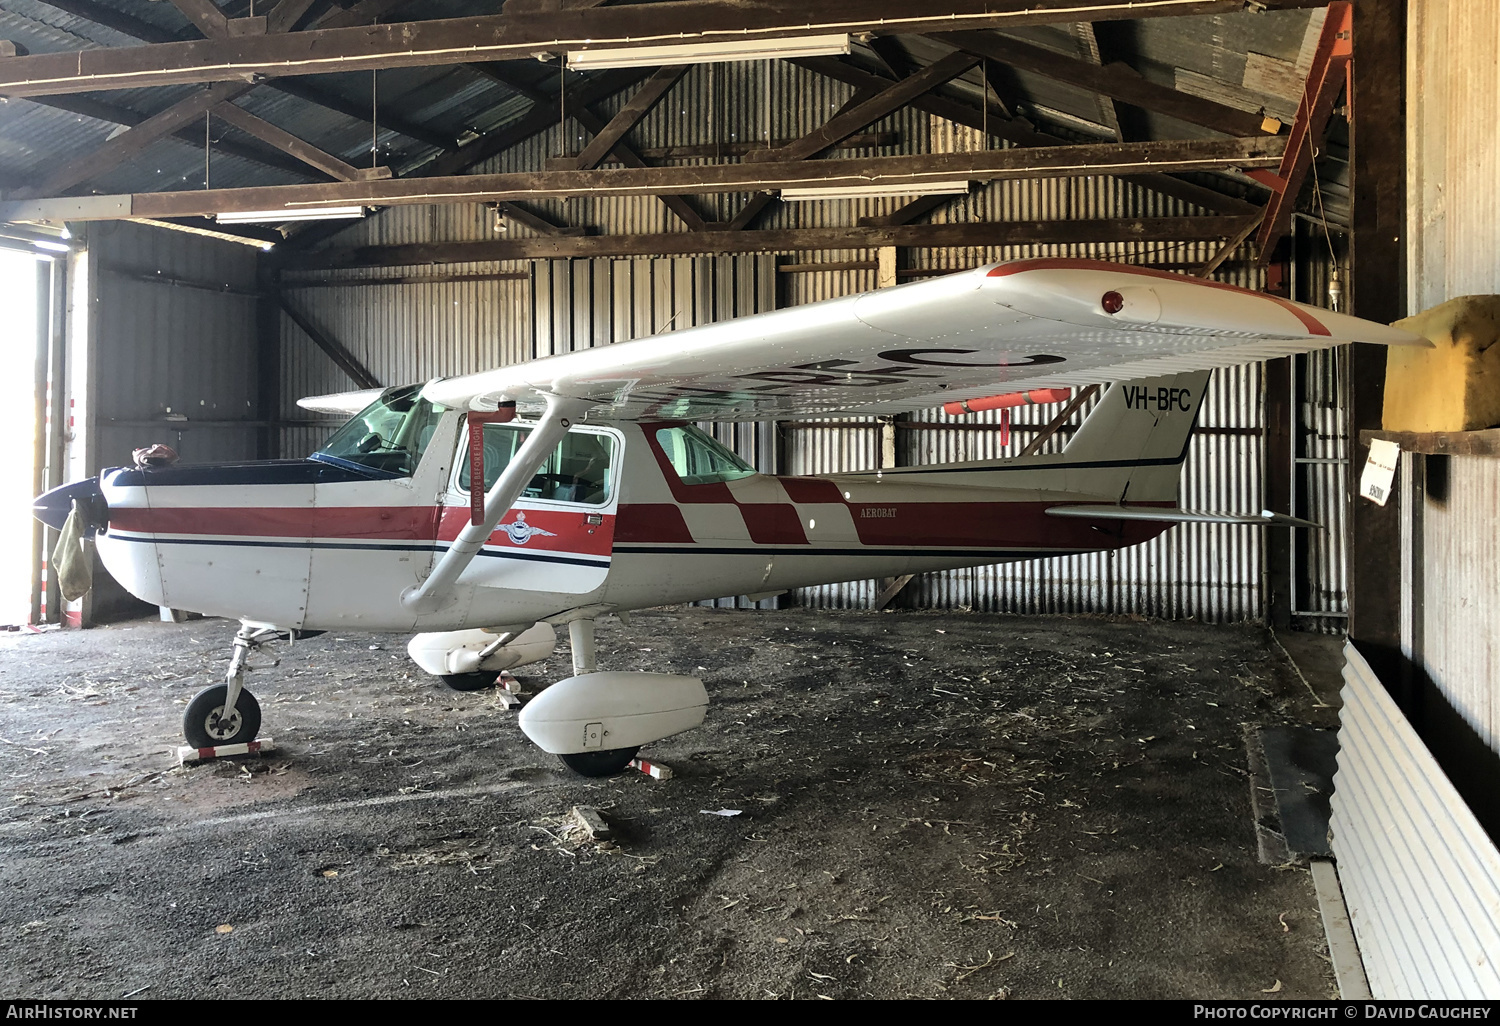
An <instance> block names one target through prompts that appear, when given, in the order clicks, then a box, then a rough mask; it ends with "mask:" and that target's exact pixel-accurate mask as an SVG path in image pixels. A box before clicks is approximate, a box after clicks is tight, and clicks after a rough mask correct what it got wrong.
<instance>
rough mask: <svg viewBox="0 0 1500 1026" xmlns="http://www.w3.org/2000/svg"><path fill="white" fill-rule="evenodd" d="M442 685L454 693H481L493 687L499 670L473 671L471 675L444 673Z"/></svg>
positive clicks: (498, 675)
mask: <svg viewBox="0 0 1500 1026" xmlns="http://www.w3.org/2000/svg"><path fill="white" fill-rule="evenodd" d="M442 676H443V683H444V684H446V685H448V686H449V687H450V688H452V689H453V690H454V691H483V690H484V689H485V688H491V687H494V686H495V681H497V680H499V679H500V671H499V670H475V671H474V672H473V673H445V674H443V675H442Z"/></svg>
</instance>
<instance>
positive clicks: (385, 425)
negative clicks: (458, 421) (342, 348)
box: [311, 385, 443, 477]
mask: <svg viewBox="0 0 1500 1026" xmlns="http://www.w3.org/2000/svg"><path fill="white" fill-rule="evenodd" d="M442 415H443V408H442V407H441V406H437V405H435V404H433V403H430V402H428V401H427V400H426V399H423V398H422V386H421V385H406V386H404V387H402V388H393V389H391V390H390V391H388V392H386V393H385V394H384V395H382V396H381V397H380V398H379V399H377V400H375V401H374V402H373V403H371V404H370V405H369V406H366V407H365V408H364V409H363V410H361V411H360V412H359V413H358V414H356V415H355V417H354V419H353V420H351V421H350V422H349V423H347V424H345V425H344V426H343V427H341V428H339V429H338V431H337V432H336V433H335V434H334V436H333V437H332V438H330V439H329V440H328V444H327V445H325V446H323V448H321V449H319V450H318V451H317V452H315V453H313V454H312V457H311V458H312V459H315V460H322V461H324V462H329V463H339V464H345V465H347V464H354V465H355V466H357V467H363V468H364V469H366V470H372V471H375V472H376V473H379V474H382V475H389V476H390V477H410V476H411V475H412V474H413V473H415V472H416V469H417V464H418V463H419V462H421V459H422V453H424V452H426V451H427V443H428V442H429V441H431V440H432V433H433V431H435V430H436V429H437V424H438V420H439V419H440V418H441V417H442Z"/></svg>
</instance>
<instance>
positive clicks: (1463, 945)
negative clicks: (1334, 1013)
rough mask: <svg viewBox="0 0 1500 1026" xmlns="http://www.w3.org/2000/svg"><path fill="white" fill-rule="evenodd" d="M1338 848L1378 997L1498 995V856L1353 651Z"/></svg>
mask: <svg viewBox="0 0 1500 1026" xmlns="http://www.w3.org/2000/svg"><path fill="white" fill-rule="evenodd" d="M1344 653H1345V657H1346V659H1347V662H1346V664H1345V666H1344V690H1343V711H1342V713H1341V714H1340V724H1341V729H1340V731H1339V739H1340V748H1339V757H1338V773H1337V775H1336V776H1335V778H1334V784H1335V789H1334V793H1333V820H1332V831H1333V850H1334V853H1335V854H1336V855H1337V856H1338V868H1339V882H1340V883H1341V884H1342V886H1343V890H1344V902H1345V904H1346V905H1347V906H1348V908H1349V919H1350V922H1352V923H1353V925H1354V935H1355V938H1356V939H1357V940H1358V941H1359V949H1360V955H1361V957H1362V958H1363V960H1364V964H1365V974H1366V976H1368V978H1369V981H1370V991H1371V993H1372V994H1373V995H1374V996H1375V997H1377V998H1385V999H1389V1000H1412V999H1433V998H1439V999H1442V998H1446V999H1450V1000H1452V999H1458V998H1489V999H1491V1000H1493V999H1495V998H1497V997H1500V964H1497V959H1500V853H1497V852H1496V850H1495V846H1494V844H1493V843H1491V841H1490V839H1489V837H1488V836H1486V834H1485V832H1484V830H1483V828H1482V827H1480V825H1479V823H1478V822H1477V821H1476V820H1475V818H1474V815H1473V814H1472V813H1471V812H1470V811H1469V810H1468V807H1467V806H1466V805H1465V804H1464V802H1463V799H1462V798H1460V797H1459V795H1458V792H1457V791H1455V790H1454V788H1453V785H1452V784H1451V783H1450V782H1449V781H1448V778H1447V777H1446V776H1444V775H1443V771H1442V770H1441V769H1440V768H1439V767H1438V764H1437V762H1436V761H1435V760H1434V759H1433V757H1432V753H1431V752H1429V751H1428V750H1427V747H1426V745H1424V744H1423V743H1422V740H1421V738H1419V737H1418V736H1417V734H1416V731H1414V730H1413V729H1412V727H1411V725H1410V724H1409V723H1408V722H1407V720H1406V717H1405V716H1403V715H1402V714H1401V710H1400V709H1398V708H1397V707H1396V703H1395V702H1393V701H1392V700H1391V697H1390V696H1389V695H1388V694H1387V693H1386V689H1385V687H1384V686H1383V685H1382V684H1381V682H1380V680H1379V679H1378V678H1377V677H1376V676H1375V674H1374V673H1373V672H1372V671H1371V670H1370V667H1369V664H1367V663H1366V662H1365V660H1364V659H1363V657H1361V656H1360V654H1359V652H1358V651H1357V650H1356V649H1355V648H1354V646H1352V645H1349V646H1346V647H1345V649H1344Z"/></svg>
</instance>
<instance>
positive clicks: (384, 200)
mask: <svg viewBox="0 0 1500 1026" xmlns="http://www.w3.org/2000/svg"><path fill="white" fill-rule="evenodd" d="M236 87H237V88H241V89H248V88H250V87H249V86H244V85H237V86H236ZM579 115H580V117H586V116H589V115H586V114H585V113H584V112H583V111H580V112H579ZM595 122H596V123H597V119H595ZM127 134H129V133H127ZM117 141H118V140H117ZM1283 144H1284V140H1282V139H1280V138H1274V137H1270V136H1260V137H1258V138H1251V139H1202V140H1187V141H1164V142H1139V143H1094V144H1085V145H1079V146H1036V147H1014V148H1010V149H1000V150H983V151H974V152H969V153H933V154H922V155H918V156H905V157H866V158H840V159H825V160H818V161H792V162H788V163H776V164H706V165H698V166H689V167H621V168H594V169H592V170H589V171H532V172H517V173H511V174H496V175H454V176H449V177H444V178H398V179H394V180H388V181H378V182H324V183H318V184H313V185H276V186H263V187H256V188H247V189H199V190H190V191H183V192H153V193H137V194H135V195H133V196H130V197H129V202H128V204H124V203H121V204H117V206H119V207H123V208H125V213H123V214H118V213H117V214H114V215H113V216H126V217H188V216H193V215H203V214H223V213H231V212H234V211H255V210H277V209H286V210H290V209H293V208H296V207H301V206H322V205H327V204H355V203H358V204H364V205H367V206H395V205H408V204H419V205H430V204H433V203H461V202H467V203H494V202H501V201H514V200H527V199H539V198H543V197H558V198H560V197H566V196H579V195H593V196H604V195H610V196H646V195H662V196H684V195H693V194H696V193H722V192H766V191H771V190H774V189H780V188H782V187H783V186H787V185H809V184H813V183H816V184H820V185H825V186H845V187H858V186H866V185H879V184H891V183H899V184H902V185H911V186H913V187H914V188H913V190H912V191H913V192H917V191H920V190H919V189H917V188H915V187H916V186H920V185H922V184H924V183H925V182H938V181H951V180H953V179H967V180H969V181H991V180H998V179H1010V178H1053V177H1074V176H1078V175H1094V174H1115V173H1133V172H1139V171H1143V170H1151V169H1164V170H1190V169H1191V170H1208V169H1211V168H1217V167H1229V166H1233V167H1254V166H1264V165H1266V164H1270V163H1275V162H1277V161H1279V160H1280V159H1281V148H1282V146H1283ZM637 159H638V158H637ZM49 203H50V204H52V206H51V207H49ZM59 204H60V205H59ZM94 205H95V206H97V207H99V208H100V209H101V210H103V209H104V208H106V207H107V206H108V204H107V203H105V202H97V203H96V204H94ZM77 208H78V204H77V203H76V202H73V201H51V200H30V199H28V200H27V201H24V202H17V203H9V202H7V203H0V216H4V217H6V218H8V219H10V220H16V219H21V220H37V219H43V220H52V219H57V218H58V217H62V218H63V219H65V220H68V219H83V218H85V217H86V215H83V214H81V213H79V212H78V210H77ZM103 216H110V215H109V214H108V211H107V210H106V211H105V214H104V215H103ZM1236 227H1239V223H1238V222H1237V224H1236Z"/></svg>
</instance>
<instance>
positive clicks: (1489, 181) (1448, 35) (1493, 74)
mask: <svg viewBox="0 0 1500 1026" xmlns="http://www.w3.org/2000/svg"><path fill="white" fill-rule="evenodd" d="M1497 41H1500V7H1497V6H1496V5H1494V4H1448V3H1442V2H1440V0H1413V2H1412V4H1411V22H1410V47H1409V51H1408V52H1409V54H1410V57H1409V64H1408V76H1409V77H1408V82H1409V86H1408V96H1409V100H1408V110H1409V121H1408V124H1409V129H1408V146H1409V158H1408V159H1409V163H1410V173H1409V174H1408V182H1409V185H1408V193H1407V202H1408V220H1409V223H1410V230H1409V231H1408V233H1407V235H1408V239H1409V240H1410V242H1409V258H1410V259H1409V263H1410V274H1411V277H1410V287H1409V290H1408V295H1409V297H1410V298H1409V303H1410V306H1411V310H1412V312H1413V313H1415V312H1417V311H1419V310H1424V309H1427V308H1428V307H1431V306H1435V305H1437V304H1438V303H1441V302H1443V301H1445V300H1448V299H1452V298H1453V297H1455V296H1463V295H1476V294H1486V293H1488V294H1495V293H1500V190H1497V189H1496V188H1495V185H1496V178H1495V176H1496V172H1495V169H1496V167H1500V64H1497V63H1496V61H1495V59H1494V49H1495V44H1496V42H1497ZM1406 458H1407V459H1413V458H1420V457H1412V456H1407V457H1406ZM1425 469H1426V470H1427V471H1428V472H1429V474H1434V473H1435V474H1438V475H1440V476H1441V482H1440V486H1439V482H1437V481H1429V483H1428V485H1427V488H1426V490H1425V498H1424V500H1423V501H1422V502H1421V506H1420V509H1419V510H1418V511H1417V513H1416V516H1418V517H1419V518H1420V527H1419V530H1418V536H1419V537H1420V539H1421V541H1420V550H1419V552H1418V553H1417V559H1416V560H1414V561H1413V565H1411V566H1409V568H1408V569H1409V574H1422V575H1423V576H1424V577H1425V579H1424V580H1420V581H1415V582H1414V581H1413V580H1410V579H1408V580H1407V581H1406V582H1405V589H1404V590H1406V591H1407V593H1408V594H1410V593H1411V592H1412V590H1413V584H1415V585H1416V588H1415V591H1416V594H1418V595H1419V596H1420V600H1419V602H1418V608H1417V610H1416V613H1415V616H1416V617H1417V621H1416V622H1413V620H1412V616H1411V615H1410V614H1409V615H1408V617H1407V620H1408V623H1407V635H1408V637H1407V639H1406V642H1407V644H1406V647H1407V653H1408V655H1410V656H1412V657H1413V658H1414V659H1415V660H1416V661H1417V662H1418V663H1419V664H1420V665H1421V666H1422V667H1423V669H1425V670H1426V671H1427V674H1428V676H1429V677H1430V678H1431V679H1432V682H1433V684H1434V686H1435V687H1436V688H1437V689H1438V691H1439V692H1441V694H1442V696H1443V697H1444V698H1445V699H1446V700H1447V701H1448V703H1449V704H1450V705H1452V707H1453V709H1454V710H1455V711H1456V712H1457V713H1458V715H1459V716H1460V717H1462V718H1463V720H1464V721H1465V722H1466V723H1468V725H1469V726H1470V727H1471V728H1473V730H1474V731H1475V733H1477V734H1478V735H1479V737H1480V738H1481V739H1482V740H1483V741H1484V742H1485V743H1486V744H1487V745H1488V746H1489V747H1490V749H1491V750H1493V751H1496V752H1500V678H1497V676H1496V674H1495V672H1494V671H1495V670H1496V669H1497V667H1500V631H1497V629H1496V610H1497V609H1500V575H1497V574H1496V572H1495V565H1496V561H1495V558H1496V555H1497V554H1500V553H1497V546H1496V538H1497V536H1500V464H1497V462H1496V461H1495V460H1494V459H1482V458H1470V457H1452V458H1449V459H1446V460H1445V459H1443V458H1442V457H1434V458H1432V459H1431V460H1429V464H1428V466H1427V468H1425ZM1404 499H1405V503H1406V506H1407V508H1410V505H1411V500H1412V495H1411V494H1410V492H1408V494H1407V495H1406V496H1405V497H1404ZM1496 784H1497V785H1500V781H1496Z"/></svg>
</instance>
